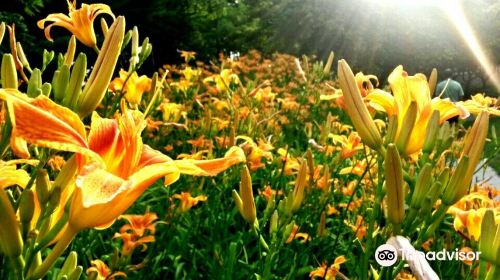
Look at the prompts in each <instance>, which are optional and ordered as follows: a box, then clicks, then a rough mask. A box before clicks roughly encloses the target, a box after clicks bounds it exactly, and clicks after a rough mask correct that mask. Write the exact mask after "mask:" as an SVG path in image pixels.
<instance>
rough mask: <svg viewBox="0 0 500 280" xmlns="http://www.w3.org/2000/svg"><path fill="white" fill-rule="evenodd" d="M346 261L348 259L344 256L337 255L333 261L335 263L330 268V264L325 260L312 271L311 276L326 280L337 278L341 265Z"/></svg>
mask: <svg viewBox="0 0 500 280" xmlns="http://www.w3.org/2000/svg"><path fill="white" fill-rule="evenodd" d="M346 261H347V260H346V258H345V257H344V256H340V257H336V258H335V261H333V264H332V265H331V266H330V267H328V268H327V266H328V265H327V264H326V262H324V263H323V264H322V265H321V266H320V267H318V268H316V269H315V270H313V271H311V273H309V277H311V279H316V278H318V277H319V278H323V279H326V280H335V279H336V278H335V277H336V275H337V273H338V271H339V270H340V265H341V264H343V263H345V262H346Z"/></svg>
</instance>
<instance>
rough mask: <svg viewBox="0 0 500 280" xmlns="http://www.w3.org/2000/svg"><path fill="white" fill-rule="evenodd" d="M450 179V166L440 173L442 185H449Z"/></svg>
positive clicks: (439, 179)
mask: <svg viewBox="0 0 500 280" xmlns="http://www.w3.org/2000/svg"><path fill="white" fill-rule="evenodd" d="M449 179H450V168H449V167H445V168H444V169H443V171H441V174H439V178H438V181H439V182H441V186H444V187H446V185H448V180H449Z"/></svg>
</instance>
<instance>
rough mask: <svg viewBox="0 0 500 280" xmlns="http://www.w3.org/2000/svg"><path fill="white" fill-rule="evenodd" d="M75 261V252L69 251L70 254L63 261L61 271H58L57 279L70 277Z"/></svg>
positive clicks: (76, 258)
mask: <svg viewBox="0 0 500 280" xmlns="http://www.w3.org/2000/svg"><path fill="white" fill-rule="evenodd" d="M77 261H78V255H77V254H76V252H75V251H71V253H69V255H68V256H67V257H66V260H65V261H64V264H63V266H62V268H61V270H60V271H59V277H61V276H64V275H66V276H68V275H70V274H71V273H72V272H73V270H75V268H76V264H77Z"/></svg>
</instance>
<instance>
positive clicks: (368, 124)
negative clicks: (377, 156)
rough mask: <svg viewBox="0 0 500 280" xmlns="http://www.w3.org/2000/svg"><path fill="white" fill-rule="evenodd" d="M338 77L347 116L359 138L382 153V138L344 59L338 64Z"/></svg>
mask: <svg viewBox="0 0 500 280" xmlns="http://www.w3.org/2000/svg"><path fill="white" fill-rule="evenodd" d="M338 76H339V82H340V87H341V88H342V93H343V95H344V102H345V107H346V111H347V114H348V115H349V117H350V118H351V121H352V123H353V125H354V127H355V128H356V130H357V132H358V134H359V136H361V139H363V142H364V143H366V145H368V146H369V147H370V148H372V149H374V150H377V151H381V150H382V149H381V148H382V137H381V136H380V133H379V131H378V129H377V126H376V125H375V122H374V121H373V119H372V117H371V116H370V112H368V109H367V108H366V106H365V103H364V101H363V98H362V97H361V93H360V92H359V88H358V86H357V84H356V80H355V79H354V74H353V73H352V70H351V68H350V67H349V65H348V64H347V62H346V61H345V60H343V59H342V60H340V61H339V62H338Z"/></svg>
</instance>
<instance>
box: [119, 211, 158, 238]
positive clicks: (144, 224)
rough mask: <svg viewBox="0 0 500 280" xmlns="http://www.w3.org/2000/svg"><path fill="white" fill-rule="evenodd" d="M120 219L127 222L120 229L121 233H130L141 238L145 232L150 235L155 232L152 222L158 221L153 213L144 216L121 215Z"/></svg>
mask: <svg viewBox="0 0 500 280" xmlns="http://www.w3.org/2000/svg"><path fill="white" fill-rule="evenodd" d="M120 218H122V219H125V220H127V221H128V224H126V225H124V226H122V227H121V228H120V231H121V232H126V231H129V230H130V231H132V233H133V234H135V235H137V236H143V235H144V234H145V232H146V231H148V232H149V233H150V234H154V233H155V232H156V227H155V224H154V221H156V220H158V216H157V215H156V214H155V213H152V212H147V213H146V214H144V215H121V216H120Z"/></svg>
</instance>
